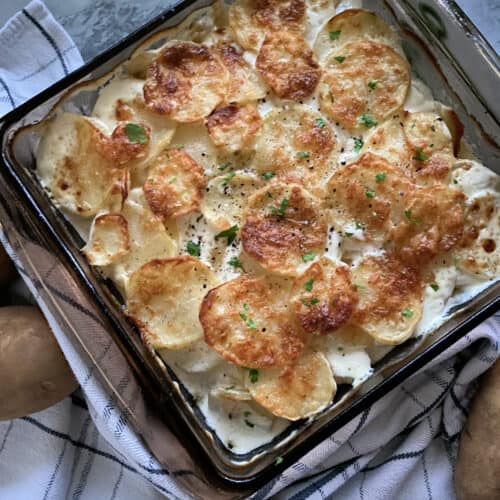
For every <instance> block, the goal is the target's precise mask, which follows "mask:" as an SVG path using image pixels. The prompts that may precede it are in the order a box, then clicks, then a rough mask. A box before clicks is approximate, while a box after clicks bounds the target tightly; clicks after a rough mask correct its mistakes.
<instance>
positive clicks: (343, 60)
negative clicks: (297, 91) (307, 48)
mask: <svg viewBox="0 0 500 500" xmlns="http://www.w3.org/2000/svg"><path fill="white" fill-rule="evenodd" d="M409 87H410V72H409V68H408V63H407V62H406V60H405V59H404V58H403V57H402V56H401V55H400V54H398V53H397V52H396V51H395V50H394V49H392V48H391V47H389V46H388V45H385V44H382V43H378V42H371V41H366V40H361V41H357V42H349V43H347V44H345V45H342V46H341V47H339V48H338V49H336V50H335V51H334V52H332V53H331V54H330V55H329V56H328V57H327V58H326V60H325V62H324V73H323V76H322V78H321V80H320V82H319V85H318V96H319V103H320V106H321V110H322V111H323V112H324V113H326V114H327V115H329V116H331V117H332V119H333V120H335V121H336V122H338V123H339V124H340V125H341V126H342V127H344V128H345V129H347V130H348V131H350V132H357V133H359V132H363V131H366V130H368V129H369V128H371V127H374V126H375V125H377V124H378V123H382V122H383V121H384V120H385V119H387V118H389V117H390V116H392V115H393V114H395V113H397V112H398V110H399V109H400V108H401V107H402V106H403V103H404V102H405V99H406V95H407V94H408V89H409Z"/></svg>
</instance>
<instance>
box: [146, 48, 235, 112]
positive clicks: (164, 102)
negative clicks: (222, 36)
mask: <svg viewBox="0 0 500 500" xmlns="http://www.w3.org/2000/svg"><path fill="white" fill-rule="evenodd" d="M228 88H229V73H228V71H227V69H226V67H225V66H224V65H223V64H222V62H221V60H220V58H219V56H217V55H215V54H213V53H212V52H211V51H210V49H209V48H208V47H206V46H205V45H202V44H198V43H194V42H182V41H173V42H169V43H168V44H167V46H166V47H165V48H163V49H162V50H161V52H160V54H159V55H158V56H157V58H156V59H155V60H154V61H153V63H151V65H150V66H149V67H148V71H147V79H146V83H145V84H144V100H145V101H146V105H147V106H148V108H149V109H151V110H152V111H153V112H155V113H158V114H161V115H165V116H167V117H169V118H171V119H172V120H176V121H178V122H194V121H197V120H200V119H202V118H205V117H206V116H208V115H209V114H210V113H211V112H212V111H213V110H214V109H215V108H216V107H217V106H218V105H219V104H220V103H222V102H223V101H224V100H225V99H226V96H227V93H228Z"/></svg>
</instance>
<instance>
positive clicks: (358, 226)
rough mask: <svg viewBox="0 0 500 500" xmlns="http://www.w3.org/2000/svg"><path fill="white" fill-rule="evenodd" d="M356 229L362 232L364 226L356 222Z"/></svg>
mask: <svg viewBox="0 0 500 500" xmlns="http://www.w3.org/2000/svg"><path fill="white" fill-rule="evenodd" d="M356 229H361V231H364V229H365V226H364V225H363V224H361V222H358V221H356Z"/></svg>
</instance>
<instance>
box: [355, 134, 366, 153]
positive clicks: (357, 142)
mask: <svg viewBox="0 0 500 500" xmlns="http://www.w3.org/2000/svg"><path fill="white" fill-rule="evenodd" d="M363 144H364V142H363V139H361V137H355V138H354V151H355V152H356V153H359V152H360V151H361V148H362V147H363Z"/></svg>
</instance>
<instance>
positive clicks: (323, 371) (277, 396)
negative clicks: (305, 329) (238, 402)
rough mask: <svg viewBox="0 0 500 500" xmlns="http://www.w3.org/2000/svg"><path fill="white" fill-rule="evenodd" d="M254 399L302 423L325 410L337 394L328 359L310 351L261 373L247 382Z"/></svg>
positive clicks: (267, 408)
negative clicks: (252, 380) (285, 364)
mask: <svg viewBox="0 0 500 500" xmlns="http://www.w3.org/2000/svg"><path fill="white" fill-rule="evenodd" d="M247 387H248V390H249V391H250V394H251V395H252V398H253V399H254V400H255V401H256V402H257V403H258V404H260V405H261V406H263V407H264V408H265V409H266V410H268V411H270V412H271V413H272V414H273V415H276V416H277V417H281V418H286V419H288V420H299V419H301V418H306V417H310V416H311V415H315V414H316V413H319V412H320V411H322V410H324V409H325V408H326V407H327V406H328V405H329V404H330V402H331V401H332V399H333V396H334V395H335V393H336V391H337V384H336V383H335V380H334V378H333V373H332V369H331V368H330V364H329V363H328V360H327V359H326V358H325V356H324V355H323V354H321V353H319V352H310V353H307V354H304V355H303V356H301V357H300V358H299V359H298V360H297V361H296V362H295V363H294V364H290V365H289V366H285V367H283V368H271V369H264V370H259V373H258V380H257V381H256V382H254V383H252V382H251V381H249V382H247Z"/></svg>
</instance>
